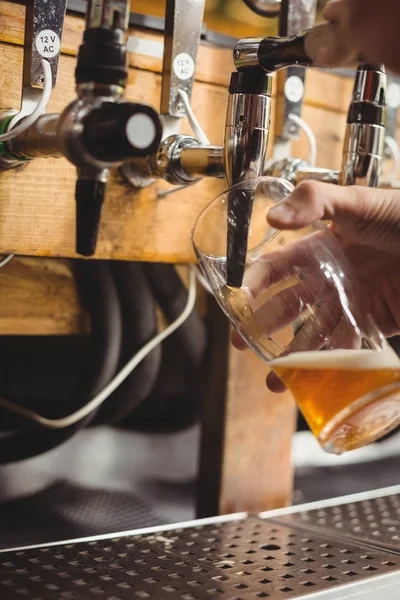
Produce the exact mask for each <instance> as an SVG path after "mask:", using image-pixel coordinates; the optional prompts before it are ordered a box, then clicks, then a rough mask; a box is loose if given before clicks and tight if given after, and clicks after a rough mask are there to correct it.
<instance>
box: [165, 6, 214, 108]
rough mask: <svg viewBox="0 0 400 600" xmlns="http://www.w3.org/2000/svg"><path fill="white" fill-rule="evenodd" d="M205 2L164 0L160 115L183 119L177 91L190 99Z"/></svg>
mask: <svg viewBox="0 0 400 600" xmlns="http://www.w3.org/2000/svg"><path fill="white" fill-rule="evenodd" d="M204 7H205V0H167V2H166V11H165V45H164V61H163V77H162V88H161V114H163V115H170V116H171V117H184V116H185V111H184V108H183V105H182V102H181V101H180V98H179V95H178V90H179V89H182V90H184V91H185V92H186V93H187V95H188V96H189V98H190V97H191V94H192V87H193V82H194V76H195V66H196V57H197V48H198V44H199V41H200V36H201V29H202V24H203V16H204Z"/></svg>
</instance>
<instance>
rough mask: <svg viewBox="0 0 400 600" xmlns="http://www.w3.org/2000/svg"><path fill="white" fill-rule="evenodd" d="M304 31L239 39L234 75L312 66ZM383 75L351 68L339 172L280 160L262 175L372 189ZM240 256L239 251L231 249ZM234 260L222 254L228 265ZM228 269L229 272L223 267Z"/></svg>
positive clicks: (379, 152) (381, 133) (377, 167)
mask: <svg viewBox="0 0 400 600" xmlns="http://www.w3.org/2000/svg"><path fill="white" fill-rule="evenodd" d="M308 35H309V30H308V31H305V32H303V33H301V34H298V35H295V36H291V37H286V38H279V37H270V38H264V39H243V40H240V41H239V42H238V43H237V44H236V46H235V50H234V60H235V65H236V68H237V69H238V71H239V72H241V73H242V72H243V73H245V72H251V71H254V70H257V69H262V70H264V71H265V72H267V73H272V72H274V71H277V70H279V69H283V68H285V67H287V66H289V65H294V64H295V65H302V66H305V67H311V66H313V63H312V60H311V58H310V55H309V53H308V51H307V45H308ZM385 97H386V73H385V69H384V67H383V66H380V65H378V66H377V65H371V64H368V63H362V64H360V66H359V67H358V68H357V71H356V76H355V81H354V88H353V95H352V100H351V103H350V107H349V111H348V117H347V129H346V136H345V141H344V145H343V160H342V167H341V169H340V170H339V171H334V170H331V169H317V168H312V167H309V166H308V165H307V164H306V163H305V162H304V161H301V160H299V159H291V158H287V159H283V160H280V161H277V162H275V163H273V164H272V165H270V166H269V167H268V168H267V169H266V170H265V171H264V173H265V174H266V175H272V176H280V177H285V178H287V179H288V180H289V181H291V182H292V183H293V184H295V185H296V184H298V183H299V182H301V181H304V180H307V179H313V180H318V181H325V182H329V183H337V184H340V185H364V186H370V187H375V186H377V185H378V183H379V175H380V171H381V164H382V159H383V154H384V143H385V122H386V102H385ZM239 237H241V240H242V241H241V244H242V248H243V249H245V248H246V244H247V230H246V226H245V225H243V226H242V233H241V234H238V238H239ZM236 251H237V252H239V254H240V250H239V251H238V250H236ZM235 260H236V259H235V255H233V254H232V255H229V253H228V255H227V262H228V265H229V263H231V264H232V265H234V263H235ZM228 268H229V267H228Z"/></svg>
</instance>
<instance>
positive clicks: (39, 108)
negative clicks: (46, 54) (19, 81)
mask: <svg viewBox="0 0 400 600" xmlns="http://www.w3.org/2000/svg"><path fill="white" fill-rule="evenodd" d="M41 64H42V69H43V76H44V83H43V91H42V95H41V96H40V100H39V102H38V103H37V105H36V108H35V110H34V111H33V112H32V113H31V114H30V115H28V116H27V117H25V118H24V119H22V120H21V122H20V123H19V125H16V126H15V127H13V128H12V129H10V130H9V131H7V132H6V133H2V134H1V135H0V143H1V142H9V141H10V140H13V139H14V138H16V137H17V136H18V135H21V133H24V132H25V131H26V130H27V129H28V128H29V127H31V125H33V124H34V123H35V122H36V121H37V120H38V118H39V117H41V116H42V114H43V113H44V112H46V108H47V105H48V103H49V100H50V96H51V92H52V89H53V76H52V72H51V66H50V63H49V62H48V61H47V60H45V59H43V60H42V61H41Z"/></svg>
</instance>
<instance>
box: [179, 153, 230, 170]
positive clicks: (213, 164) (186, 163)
mask: <svg viewBox="0 0 400 600" xmlns="http://www.w3.org/2000/svg"><path fill="white" fill-rule="evenodd" d="M179 162H180V166H181V168H182V169H183V170H184V171H185V173H187V174H188V175H190V176H193V177H224V175H225V169H224V148H223V146H186V147H185V148H182V150H181V152H180V157H179Z"/></svg>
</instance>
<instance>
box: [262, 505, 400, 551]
mask: <svg viewBox="0 0 400 600" xmlns="http://www.w3.org/2000/svg"><path fill="white" fill-rule="evenodd" d="M299 508H300V511H299V512H293V513H292V514H287V515H282V516H281V517H279V516H278V517H277V518H276V519H277V521H278V522H280V523H284V524H286V525H288V526H290V527H300V528H301V529H304V530H308V531H310V530H311V531H316V532H322V533H323V534H325V535H326V534H328V535H334V536H337V535H339V536H340V537H345V538H347V539H352V540H353V541H354V540H356V541H358V542H362V543H367V544H368V545H370V546H375V547H377V548H383V549H385V550H391V551H392V552H395V553H397V554H399V555H400V493H398V494H390V495H388V496H381V497H377V498H366V499H363V500H358V501H357V500H356V501H353V502H346V503H345V504H340V503H338V504H336V505H333V506H324V505H323V503H322V504H321V506H319V507H316V508H313V509H310V510H301V507H299ZM266 516H268V513H266Z"/></svg>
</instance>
